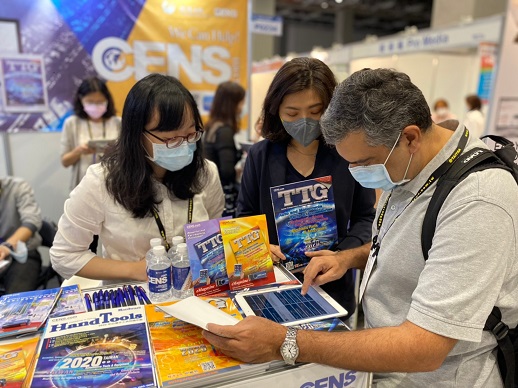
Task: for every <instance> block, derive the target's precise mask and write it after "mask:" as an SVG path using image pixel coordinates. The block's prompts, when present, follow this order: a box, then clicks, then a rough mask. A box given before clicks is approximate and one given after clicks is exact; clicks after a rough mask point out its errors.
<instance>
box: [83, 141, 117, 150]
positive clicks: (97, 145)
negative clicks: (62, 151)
mask: <svg viewBox="0 0 518 388" xmlns="http://www.w3.org/2000/svg"><path fill="white" fill-rule="evenodd" d="M113 142H114V140H113V139H110V140H108V139H97V140H89V141H88V147H90V148H93V149H94V150H96V151H97V152H102V151H104V149H105V148H106V147H108V146H109V145H110V144H111V143H113Z"/></svg>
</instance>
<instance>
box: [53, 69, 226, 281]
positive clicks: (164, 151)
mask: <svg viewBox="0 0 518 388" xmlns="http://www.w3.org/2000/svg"><path fill="white" fill-rule="evenodd" d="M201 135H202V121H201V117H200V114H199V112H198V108H197V106H196V102H195V101H194V98H193V97H192V95H191V93H189V91H188V90H187V89H186V88H185V87H184V86H183V85H182V84H181V83H180V81H178V80H177V79H176V78H173V77H170V76H165V75H160V74H151V75H148V76H147V77H145V78H143V79H141V80H140V81H138V82H137V83H136V84H135V85H134V86H133V88H131V90H130V91H129V93H128V96H127V98H126V101H125V103H124V109H123V112H122V128H121V134H120V136H119V138H118V139H117V141H116V142H115V144H114V146H113V147H110V148H109V149H108V150H107V152H106V154H105V156H104V158H103V160H102V162H101V163H99V164H95V165H92V166H90V167H89V169H88V171H87V173H86V175H85V177H84V179H83V180H82V181H81V182H80V183H79V185H78V186H77V187H76V188H75V190H73V191H72V193H71V194H70V198H69V199H68V200H67V201H66V202H65V209H64V214H63V216H62V217H61V219H60V220H59V225H58V232H57V234H56V238H55V239H54V244H53V246H52V248H51V250H50V258H51V261H52V265H53V267H54V269H55V270H56V271H57V272H58V273H60V274H61V275H62V276H63V277H65V278H67V279H68V278H70V277H71V276H72V275H75V274H77V275H79V276H82V277H85V278H90V279H99V280H106V281H113V280H119V281H120V280H134V281H146V280H147V274H146V262H145V260H142V259H143V258H144V256H145V254H146V251H147V250H148V249H149V240H150V239H151V238H154V237H160V236H162V237H163V238H164V239H167V240H168V242H170V241H171V238H172V237H173V236H176V235H183V234H184V231H183V226H184V224H186V223H188V222H198V221H204V220H208V219H212V218H217V217H220V216H221V213H222V211H223V205H224V197H223V191H222V189H221V184H220V182H219V177H218V171H217V168H216V166H215V165H214V163H212V162H210V161H207V160H205V159H203V157H202V150H201V140H200V139H201ZM94 234H98V235H99V237H100V240H101V241H102V243H103V248H104V249H103V253H102V256H97V255H96V254H94V253H92V252H91V251H89V250H88V245H89V244H90V241H92V236H93V235H94Z"/></svg>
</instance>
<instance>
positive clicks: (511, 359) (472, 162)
mask: <svg viewBox="0 0 518 388" xmlns="http://www.w3.org/2000/svg"><path fill="white" fill-rule="evenodd" d="M485 137H487V138H490V139H491V140H493V141H494V142H495V150H494V151H490V150H487V149H484V148H474V149H472V150H470V152H468V153H466V157H464V158H462V159H459V160H457V161H456V162H455V163H454V164H453V165H452V166H451V167H450V168H449V169H448V171H446V173H445V174H444V175H443V176H442V177H441V178H440V179H439V181H438V182H437V188H436V189H435V192H434V194H433V196H432V199H431V200H430V204H429V205H428V209H427V210H426V214H425V217H424V221H423V230H422V232H421V248H422V250H423V255H424V259H425V260H427V259H428V251H429V250H430V248H431V247H432V239H433V235H434V233H435V227H436V221H437V215H438V214H439V210H440V209H441V206H442V204H443V202H444V200H445V199H446V197H447V196H448V194H449V193H450V191H451V190H452V189H453V188H454V187H455V186H456V185H457V184H458V183H459V182H461V181H462V180H463V179H464V178H466V177H467V176H468V175H469V174H471V173H472V172H476V171H481V170H485V169H487V168H502V169H504V170H507V171H510V172H511V173H512V174H513V176H514V179H515V180H516V182H517V183H518V164H517V163H518V154H517V152H516V149H515V148H514V144H513V143H512V142H511V141H509V140H507V139H505V138H503V137H500V136H494V135H488V136H485ZM517 200H518V199H517ZM517 203H518V201H517ZM517 206H518V205H517ZM517 259H518V258H517ZM501 319H502V314H501V312H500V309H499V308H498V307H496V306H495V307H493V311H491V314H490V315H489V317H488V318H487V320H486V324H485V326H484V330H488V331H491V332H493V334H494V335H495V337H496V340H497V342H498V367H499V369H500V373H501V375H502V379H503V380H504V383H505V388H515V387H518V367H517V364H516V363H517V360H518V327H516V328H514V329H509V327H508V326H507V325H506V324H505V323H503V322H502V321H501Z"/></svg>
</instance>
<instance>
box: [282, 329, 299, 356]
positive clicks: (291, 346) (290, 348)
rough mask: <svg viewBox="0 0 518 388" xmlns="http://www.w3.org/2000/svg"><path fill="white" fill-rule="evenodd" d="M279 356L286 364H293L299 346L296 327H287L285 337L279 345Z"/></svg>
mask: <svg viewBox="0 0 518 388" xmlns="http://www.w3.org/2000/svg"><path fill="white" fill-rule="evenodd" d="M281 356H282V358H283V359H284V362H285V363H286V364H288V365H295V361H297V357H298V356H299V347H298V345H297V329H295V328H293V327H288V331H287V332H286V337H285V338H284V342H283V343H282V345H281Z"/></svg>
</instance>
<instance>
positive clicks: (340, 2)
mask: <svg viewBox="0 0 518 388" xmlns="http://www.w3.org/2000/svg"><path fill="white" fill-rule="evenodd" d="M335 1H336V4H342V1H344V0H335Z"/></svg>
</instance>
